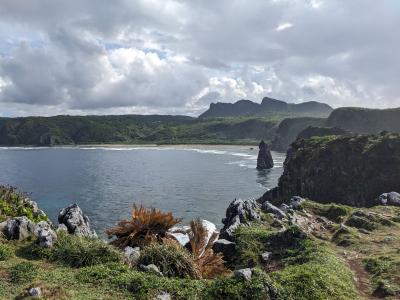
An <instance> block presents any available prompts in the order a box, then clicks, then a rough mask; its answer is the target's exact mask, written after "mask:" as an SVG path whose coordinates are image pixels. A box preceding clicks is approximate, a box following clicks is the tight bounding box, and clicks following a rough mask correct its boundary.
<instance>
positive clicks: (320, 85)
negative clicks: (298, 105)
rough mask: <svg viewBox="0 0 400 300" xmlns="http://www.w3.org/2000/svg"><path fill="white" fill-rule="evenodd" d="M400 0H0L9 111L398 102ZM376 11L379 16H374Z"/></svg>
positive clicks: (3, 98) (3, 96) (0, 74)
mask: <svg viewBox="0 0 400 300" xmlns="http://www.w3.org/2000/svg"><path fill="white" fill-rule="evenodd" d="M399 8H400V7H399V4H398V2H397V1H396V0H388V1H374V0H355V1H345V0H339V1H326V0H325V1H324V0H307V1H304V0H270V1H265V0H254V1H251V2H248V1H244V0H235V1H228V0H221V1H211V0H202V1H198V0H195V1H185V0H164V1H159V0H138V1H127V0H115V1H112V2H111V1H102V0H101V1H95V0H81V1H61V0H41V1H39V0H32V1H29V2H26V1H22V0H3V1H2V9H1V10H0V41H1V42H0V103H2V104H1V105H0V107H7V110H4V111H3V115H4V112H5V111H6V114H8V115H27V114H41V113H44V114H59V113H79V114H85V113H102V114H103V113H127V112H140V113H185V114H198V113H200V112H201V111H202V110H204V109H206V108H207V106H208V105H209V103H210V102H215V101H228V102H233V101H236V100H239V99H242V98H243V99H250V100H256V101H261V99H262V98H263V97H264V96H270V97H275V98H278V99H283V100H287V101H291V102H299V101H303V100H317V101H324V102H326V103H328V104H330V105H332V106H334V107H337V106H369V107H390V106H400V86H399V85H398V82H397V81H398V77H399V75H400V74H399V72H400V71H399V70H400V52H399V51H397V49H399V47H400V38H399V37H398V35H397V34H396V30H397V28H399V26H400V10H399ZM376 20H379V22H377V21H376Z"/></svg>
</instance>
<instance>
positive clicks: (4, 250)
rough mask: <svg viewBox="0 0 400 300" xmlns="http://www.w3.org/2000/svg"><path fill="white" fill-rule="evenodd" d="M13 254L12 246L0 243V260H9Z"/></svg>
mask: <svg viewBox="0 0 400 300" xmlns="http://www.w3.org/2000/svg"><path fill="white" fill-rule="evenodd" d="M13 256H14V251H13V249H12V248H11V247H10V246H8V245H6V244H0V260H7V259H9V258H10V257H13Z"/></svg>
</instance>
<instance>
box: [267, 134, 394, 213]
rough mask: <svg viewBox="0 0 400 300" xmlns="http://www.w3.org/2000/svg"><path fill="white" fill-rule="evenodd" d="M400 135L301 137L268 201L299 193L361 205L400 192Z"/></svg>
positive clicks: (287, 159) (324, 201)
mask: <svg viewBox="0 0 400 300" xmlns="http://www.w3.org/2000/svg"><path fill="white" fill-rule="evenodd" d="M399 178H400V135H399V134H390V133H382V134H380V135H345V136H325V137H312V138H310V139H298V140H296V142H294V143H293V144H292V146H291V148H290V149H289V150H288V154H287V158H286V160H285V163H284V173H283V175H282V176H281V177H280V179H279V185H278V187H277V188H276V189H274V190H271V191H269V192H267V193H266V194H265V195H264V196H263V199H262V200H267V199H271V200H273V199H274V198H275V199H277V198H279V199H286V198H290V197H291V196H294V195H300V196H302V197H307V198H310V199H313V200H315V201H318V202H321V203H328V202H335V203H342V204H347V205H352V206H358V207H362V206H365V207H370V206H373V205H375V204H376V199H377V198H378V196H379V195H380V194H382V193H385V192H390V191H400V181H399V180H398V179H399Z"/></svg>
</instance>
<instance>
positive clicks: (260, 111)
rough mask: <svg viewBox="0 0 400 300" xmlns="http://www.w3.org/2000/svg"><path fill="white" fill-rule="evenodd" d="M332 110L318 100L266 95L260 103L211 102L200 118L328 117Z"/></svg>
mask: <svg viewBox="0 0 400 300" xmlns="http://www.w3.org/2000/svg"><path fill="white" fill-rule="evenodd" d="M331 111H332V107H330V106H329V105H327V104H325V103H320V102H316V101H309V102H303V103H298V104H295V103H286V102H284V101H281V100H276V99H272V98H268V97H265V98H263V100H262V102H261V103H260V104H258V103H255V102H252V101H250V100H239V101H237V102H235V103H221V102H218V103H211V104H210V108H209V109H208V110H207V111H205V112H204V113H203V114H201V115H200V116H199V118H220V117H238V116H242V117H243V116H246V117H249V116H253V117H254V116H258V117H260V116H264V117H265V116H268V117H271V116H274V115H279V116H320V117H327V116H328V115H329V113H330V112H331Z"/></svg>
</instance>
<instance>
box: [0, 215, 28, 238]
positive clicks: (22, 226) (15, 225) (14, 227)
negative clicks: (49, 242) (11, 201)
mask: <svg viewBox="0 0 400 300" xmlns="http://www.w3.org/2000/svg"><path fill="white" fill-rule="evenodd" d="M34 232H35V224H34V223H33V222H32V221H31V220H29V219H28V218H27V217H25V216H24V217H15V218H12V219H9V220H7V223H6V226H5V228H4V235H5V236H6V238H7V239H8V240H19V241H22V240H25V239H27V238H28V237H30V236H32V235H34Z"/></svg>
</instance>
